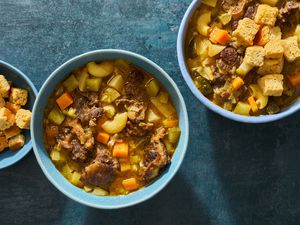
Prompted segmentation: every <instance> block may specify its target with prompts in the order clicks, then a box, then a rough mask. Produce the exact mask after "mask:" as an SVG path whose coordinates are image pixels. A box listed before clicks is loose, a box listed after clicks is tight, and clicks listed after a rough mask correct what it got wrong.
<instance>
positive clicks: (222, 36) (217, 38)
mask: <svg viewBox="0 0 300 225" xmlns="http://www.w3.org/2000/svg"><path fill="white" fill-rule="evenodd" d="M209 40H210V41H211V42H213V43H215V44H217V43H219V44H222V45H224V44H226V43H227V42H228V41H229V40H230V35H229V34H228V32H227V31H226V30H222V29H220V28H218V27H215V28H214V29H213V30H212V32H211V33H210V35H209Z"/></svg>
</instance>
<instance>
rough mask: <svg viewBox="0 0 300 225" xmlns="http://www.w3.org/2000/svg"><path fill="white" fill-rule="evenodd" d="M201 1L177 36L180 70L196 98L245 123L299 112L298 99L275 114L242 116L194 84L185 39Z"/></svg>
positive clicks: (191, 8) (189, 11)
mask: <svg viewBox="0 0 300 225" xmlns="http://www.w3.org/2000/svg"><path fill="white" fill-rule="evenodd" d="M200 3H201V0H194V1H193V2H192V3H191V4H190V6H189V7H188V9H187V11H186V13H185V15H184V17H183V19H182V22H181V25H180V28H179V32H178V38H177V57H178V62H179V66H180V70H181V73H182V75H183V78H184V79H185V81H186V83H187V85H188V86H189V88H190V90H191V91H192V93H193V94H194V95H195V96H196V98H198V99H199V101H200V102H202V103H203V104H204V105H205V106H206V107H207V108H209V109H210V110H212V111H214V112H216V113H218V114H220V115H221V116H224V117H226V118H228V119H231V120H235V121H238V122H244V123H267V122H272V121H276V120H279V119H282V118H284V117H287V116H289V115H291V114H293V113H295V112H297V111H298V110H299V109H300V101H297V102H295V103H294V104H292V105H290V106H289V107H286V108H285V109H284V110H283V111H282V112H280V113H278V114H275V115H262V116H251V117H250V116H241V115H238V114H235V113H233V112H229V111H227V110H225V109H223V108H221V107H219V106H218V105H216V104H214V103H212V102H211V101H210V100H209V99H208V98H206V97H205V96H204V95H202V93H201V92H200V91H199V90H198V89H197V88H196V86H195V85H194V83H193V80H192V78H191V76H190V74H189V71H188V68H187V65H186V56H185V39H186V33H187V29H188V26H189V22H190V20H191V17H192V16H193V14H194V13H195V11H196V10H197V9H198V7H199V5H200Z"/></svg>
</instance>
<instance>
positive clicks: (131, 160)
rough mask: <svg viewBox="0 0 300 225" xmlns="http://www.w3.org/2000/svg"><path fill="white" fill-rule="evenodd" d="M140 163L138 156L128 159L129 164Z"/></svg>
mask: <svg viewBox="0 0 300 225" xmlns="http://www.w3.org/2000/svg"><path fill="white" fill-rule="evenodd" d="M141 161H142V159H141V157H140V156H138V155H134V156H131V157H130V163H131V164H138V163H140V162H141Z"/></svg>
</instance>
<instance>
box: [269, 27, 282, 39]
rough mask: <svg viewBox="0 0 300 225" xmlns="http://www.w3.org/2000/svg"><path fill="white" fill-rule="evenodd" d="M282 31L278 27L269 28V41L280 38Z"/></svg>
mask: <svg viewBox="0 0 300 225" xmlns="http://www.w3.org/2000/svg"><path fill="white" fill-rule="evenodd" d="M281 37H282V33H281V29H280V27H272V28H271V29H270V41H271V40H274V41H275V40H281Z"/></svg>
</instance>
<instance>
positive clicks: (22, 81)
mask: <svg viewBox="0 0 300 225" xmlns="http://www.w3.org/2000/svg"><path fill="white" fill-rule="evenodd" d="M0 74H1V75H5V77H6V78H7V79H8V80H10V81H12V82H13V85H14V86H15V87H20V88H24V89H26V90H28V92H29V98H28V103H27V105H26V106H25V107H24V108H26V109H29V110H32V108H33V104H34V101H35V98H36V95H37V90H36V89H35V87H34V85H33V84H32V83H31V81H30V80H29V79H28V77H26V76H25V74H24V73H22V72H21V71H20V70H18V69H17V68H15V67H13V66H12V65H10V64H8V63H6V62H3V61H1V60H0ZM23 134H24V135H25V138H26V142H25V145H24V146H23V148H22V149H19V150H18V151H11V150H5V151H4V152H1V153H0V169H3V168H5V167H8V166H10V165H12V164H14V163H16V162H18V161H19V160H21V159H22V158H23V157H24V156H25V155H26V154H27V153H28V152H29V151H30V150H31V148H32V143H31V138H30V131H28V130H25V131H23Z"/></svg>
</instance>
